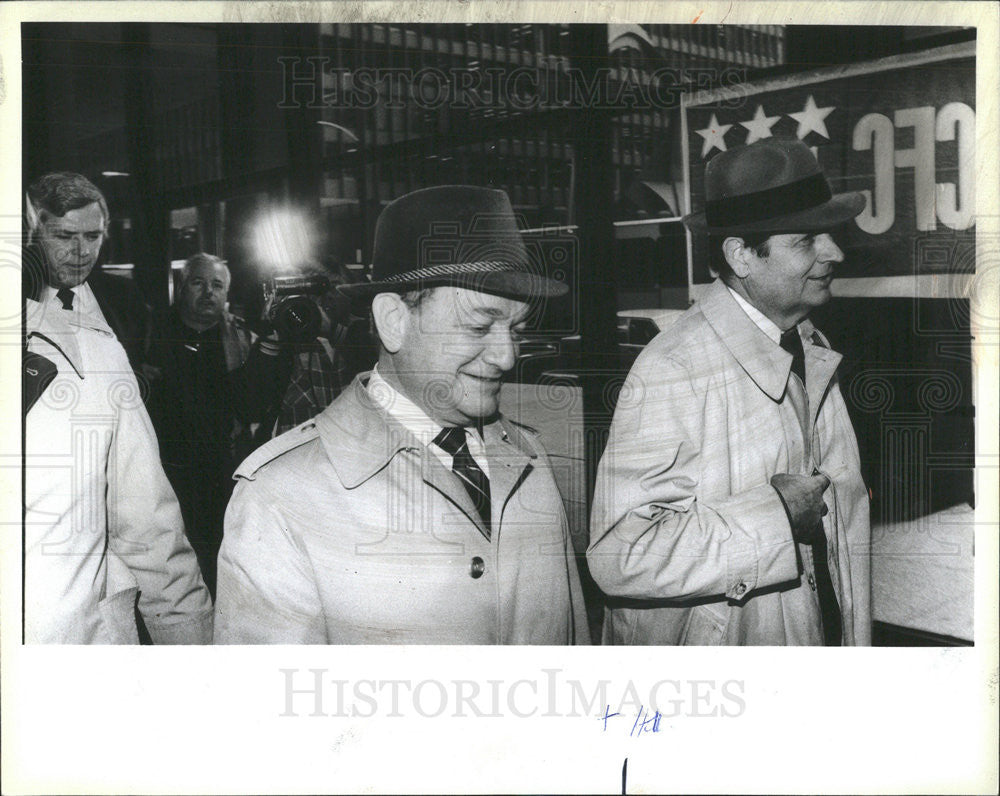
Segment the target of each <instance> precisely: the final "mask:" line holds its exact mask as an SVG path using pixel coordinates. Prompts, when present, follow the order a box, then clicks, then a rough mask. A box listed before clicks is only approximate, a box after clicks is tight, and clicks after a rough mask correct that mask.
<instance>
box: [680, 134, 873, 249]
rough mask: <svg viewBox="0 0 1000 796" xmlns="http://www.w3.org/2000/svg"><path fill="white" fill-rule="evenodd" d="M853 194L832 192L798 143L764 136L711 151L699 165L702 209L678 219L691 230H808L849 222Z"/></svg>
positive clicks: (858, 203)
mask: <svg viewBox="0 0 1000 796" xmlns="http://www.w3.org/2000/svg"><path fill="white" fill-rule="evenodd" d="M864 207H865V198H864V196H863V195H861V194H860V193H857V192H850V193H839V194H836V195H834V193H833V192H832V191H831V190H830V184H829V183H828V182H827V180H826V177H825V176H824V175H823V170H822V169H821V168H820V165H819V161H817V160H816V156H815V155H814V154H813V153H812V150H811V149H809V147H807V146H806V145H805V144H804V143H803V142H802V141H800V140H798V139H787V138H765V139H762V140H760V141H756V142H754V143H752V144H748V145H747V146H742V147H739V148H737V149H731V150H727V151H726V152H721V153H720V154H718V155H716V156H715V157H714V158H712V160H710V161H709V162H708V166H707V167H706V168H705V209H704V210H701V211H699V212H697V213H691V214H690V215H687V216H685V217H684V218H683V219H682V220H683V222H684V224H685V225H686V226H687V227H688V229H691V230H693V231H696V232H708V233H713V234H730V233H733V234H735V233H739V232H746V233H750V232H769V233H776V234H777V233H782V232H810V231H815V230H823V229H832V228H833V227H836V226H838V225H839V224H843V223H844V222H845V221H850V220H851V219H852V218H854V217H855V216H857V215H858V213H860V212H861V211H862V210H864Z"/></svg>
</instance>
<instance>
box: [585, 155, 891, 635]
mask: <svg viewBox="0 0 1000 796" xmlns="http://www.w3.org/2000/svg"><path fill="white" fill-rule="evenodd" d="M705 193H706V202H705V208H704V210H703V211H701V212H698V213H694V214H692V215H689V216H687V217H686V218H685V219H684V221H685V223H686V224H687V225H688V227H689V228H690V229H691V230H692V232H694V233H708V234H710V235H712V236H713V237H714V239H715V240H717V241H719V245H720V246H721V249H722V254H723V256H724V258H725V267H724V268H722V269H721V272H720V277H719V279H717V280H716V281H715V282H714V283H713V284H712V285H710V286H709V287H708V288H707V290H706V291H705V293H704V294H703V296H702V297H701V298H700V299H699V301H698V302H697V304H695V305H694V306H693V307H692V308H691V309H690V310H688V311H687V313H685V314H684V315H683V316H682V317H681V318H680V319H679V320H678V321H677V323H676V324H675V325H674V326H673V327H672V328H670V329H669V330H667V331H665V332H663V333H662V334H660V335H659V336H658V337H657V338H655V339H654V340H653V341H652V342H651V343H650V344H649V345H648V346H647V347H646V349H644V350H643V352H642V353H641V354H640V356H639V357H638V359H637V360H636V362H635V365H634V366H633V368H632V372H631V373H630V375H629V378H628V383H627V384H626V386H625V388H624V389H623V390H622V396H623V397H622V398H621V399H620V401H619V404H618V407H617V409H616V412H615V417H614V421H613V423H612V427H611V434H610V439H609V441H608V445H607V448H606V450H605V453H604V456H603V459H602V461H601V464H600V468H599V472H598V478H597V491H596V494H595V497H594V509H593V514H592V518H591V539H590V541H591V545H590V549H589V550H588V552H587V558H588V562H589V564H590V570H591V573H592V574H593V576H594V579H595V580H596V581H597V583H598V585H600V586H601V588H602V589H603V590H604V591H605V592H606V593H607V594H609V595H612V596H613V597H615V598H631V600H628V599H622V600H616V601H613V608H612V610H610V611H609V613H608V615H607V618H606V624H605V636H606V640H608V641H610V642H612V643H617V644H702V645H705V644H731V645H734V644H770V645H785V644H789V645H791V644H797V645H829V646H840V645H866V644H870V643H871V627H870V625H871V609H870V600H869V583H870V566H869V551H868V548H869V541H870V530H869V516H868V495H867V492H866V490H865V486H864V484H863V483H862V480H861V474H860V459H859V455H858V447H857V441H856V439H855V436H854V431H853V429H852V427H851V422H850V419H849V418H848V415H847V409H846V407H845V405H844V400H843V397H842V395H841V392H840V388H839V386H838V384H837V377H836V370H837V365H838V363H839V362H840V359H841V357H840V355H839V354H836V353H834V352H833V351H832V350H830V347H829V344H828V343H827V341H826V339H825V338H824V337H823V336H822V335H821V334H820V333H819V332H818V331H817V330H816V329H815V328H814V327H813V326H812V324H811V323H810V322H809V320H808V315H809V313H810V311H811V310H812V309H814V308H815V307H819V306H821V305H823V304H825V303H826V302H827V301H829V300H830V283H831V281H832V279H833V276H834V271H835V268H836V266H837V264H838V263H840V262H841V261H842V260H843V253H842V252H841V250H840V249H839V248H838V247H837V245H836V243H834V240H833V237H832V236H831V230H833V229H834V228H835V227H837V226H838V225H840V224H843V223H846V222H849V221H851V220H852V219H853V218H854V217H855V216H856V215H857V214H858V213H860V212H861V210H862V209H863V207H864V198H863V197H862V196H861V195H859V194H838V195H832V193H831V191H830V187H829V185H828V184H827V181H826V179H825V177H824V176H823V174H822V171H821V170H820V167H819V164H818V162H817V161H816V158H815V156H814V155H813V154H812V152H811V151H810V150H809V149H808V147H806V146H805V144H803V143H802V142H801V141H796V140H792V141H788V140H780V139H765V140H762V141H759V142H757V143H754V144H751V145H748V146H745V147H743V148H740V149H734V150H730V151H727V152H723V153H721V154H719V155H717V156H716V157H715V158H714V159H712V160H711V161H710V162H709V164H708V167H707V169H706V173H705ZM636 601H641V602H636Z"/></svg>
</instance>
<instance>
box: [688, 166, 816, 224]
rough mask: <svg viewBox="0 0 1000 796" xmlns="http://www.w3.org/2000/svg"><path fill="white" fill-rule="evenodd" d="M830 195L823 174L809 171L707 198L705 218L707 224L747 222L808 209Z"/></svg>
mask: <svg viewBox="0 0 1000 796" xmlns="http://www.w3.org/2000/svg"><path fill="white" fill-rule="evenodd" d="M832 198H833V194H832V193H830V186H829V184H828V183H827V181H826V178H825V177H824V176H823V175H822V174H820V173H817V174H810V175H809V176H808V177H803V178H802V179H801V180H796V181H795V182H790V183H788V184H787V185H779V186H778V187H777V188H767V189H765V190H763V191H754V192H753V193H746V194H742V195H740V196H727V197H725V198H723V199H713V200H711V201H708V202H706V203H705V221H706V223H707V225H708V226H710V227H731V226H735V225H737V224H750V223H754V222H757V221H765V220H767V219H769V218H779V217H781V216H786V215H789V214H791V213H798V212H800V211H802V210H810V209H812V208H814V207H818V206H819V205H821V204H823V203H825V202H829V201H830V199H832Z"/></svg>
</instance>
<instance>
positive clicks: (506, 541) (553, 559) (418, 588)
mask: <svg viewBox="0 0 1000 796" xmlns="http://www.w3.org/2000/svg"><path fill="white" fill-rule="evenodd" d="M372 268H373V281H372V282H371V283H365V284H359V285H352V286H344V287H342V290H343V291H344V292H345V293H347V294H348V295H350V296H352V297H354V298H359V299H364V300H366V301H370V302H371V311H372V317H373V320H374V324H375V327H376V329H377V332H378V337H379V342H380V354H379V358H378V363H377V365H376V367H375V369H374V370H373V371H372V372H371V373H366V374H362V375H361V376H359V377H358V378H357V379H355V380H354V382H353V383H352V384H351V385H350V386H349V387H348V388H347V389H346V390H345V391H344V392H343V393H341V395H340V396H338V398H337V399H336V400H335V401H334V402H333V403H332V404H331V405H330V406H329V407H327V408H326V409H325V410H324V411H323V412H322V413H321V414H319V415H318V416H317V417H316V418H314V420H312V421H309V422H306V423H304V424H302V425H300V426H297V427H296V428H293V429H292V430H291V431H288V432H286V433H285V434H283V435H281V436H279V437H276V438H275V439H274V440H272V441H271V442H269V443H268V444H267V445H265V446H264V447H262V448H260V449H259V450H258V451H256V452H255V453H254V454H253V455H251V456H250V457H249V458H248V459H247V460H246V461H244V462H243V464H242V465H241V466H240V467H239V468H238V470H237V472H236V477H237V480H238V483H237V486H236V489H235V492H234V494H233V498H232V501H231V502H230V505H229V508H228V511H227V514H226V523H225V535H224V538H223V543H222V549H221V552H220V556H219V574H218V599H217V602H216V614H215V615H216V621H217V623H218V624H217V625H216V629H215V641H216V643H229V644H233V643H236V644H239V643H244V644H256V643H289V644H355V643H357V644H390V643H409V644H431V643H433V644H572V643H589V638H588V630H587V624H586V612H585V610H584V605H583V600H582V593H581V589H580V581H579V574H578V572H577V569H576V566H577V565H576V562H575V560H574V558H573V547H572V545H571V542H570V537H569V531H568V524H567V519H566V514H565V512H564V509H563V505H562V500H561V498H560V495H559V492H558V489H557V487H556V483H555V480H554V478H553V475H552V471H551V468H550V465H549V462H548V460H547V458H546V455H545V452H544V450H543V449H542V446H541V444H540V442H539V440H538V437H537V436H536V435H535V434H534V433H533V432H532V431H531V430H530V429H528V428H527V427H525V426H521V425H518V424H516V423H513V422H511V421H509V420H508V419H506V418H504V417H502V416H501V415H500V413H499V407H498V400H499V394H500V379H501V376H503V374H504V373H505V372H506V371H508V370H510V369H511V368H512V367H513V366H514V363H515V360H516V357H517V353H518V342H519V338H520V334H521V332H522V331H523V329H524V326H525V324H526V322H527V320H528V316H529V313H530V310H531V302H533V301H535V300H539V299H542V298H545V297H550V296H558V295H561V294H563V293H565V292H566V289H567V288H566V285H564V284H563V283H561V282H555V281H553V280H550V279H548V278H546V277H543V276H539V275H537V274H534V273H532V272H531V270H530V268H529V261H528V258H527V252H526V250H525V247H524V243H523V241H522V240H521V237H520V233H519V232H518V230H517V226H516V223H515V218H514V215H513V211H512V209H511V206H510V202H509V199H508V198H507V195H506V194H505V193H503V192H502V191H496V190H489V189H485V188H473V187H463V186H445V187H439V188H429V189H425V190H422V191H417V192H415V193H412V194H408V195H406V196H404V197H401V198H400V199H397V200H396V201H395V202H393V203H392V204H390V205H389V206H388V207H386V209H385V210H384V211H383V213H382V215H381V217H380V218H379V221H378V225H377V228H376V231H375V244H374V253H373V266H372Z"/></svg>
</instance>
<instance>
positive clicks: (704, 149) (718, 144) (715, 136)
mask: <svg viewBox="0 0 1000 796" xmlns="http://www.w3.org/2000/svg"><path fill="white" fill-rule="evenodd" d="M730 127H732V125H731V124H719V120H718V119H716V118H715V114H714V113H713V114H712V118H711V120H710V121H709V123H708V127H705V128H704V129H702V130H695V132H696V133H697V134H698V135H700V136H701V137H702V138H704V139H705V143H704V144H702V146H701V156H702V157H705V156H706V155H707V154H708V153H709V152H711V151H712V150H713V149H716V148H718V150H719V151H720V152H725V151H726V133H728V132H729V128H730Z"/></svg>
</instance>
